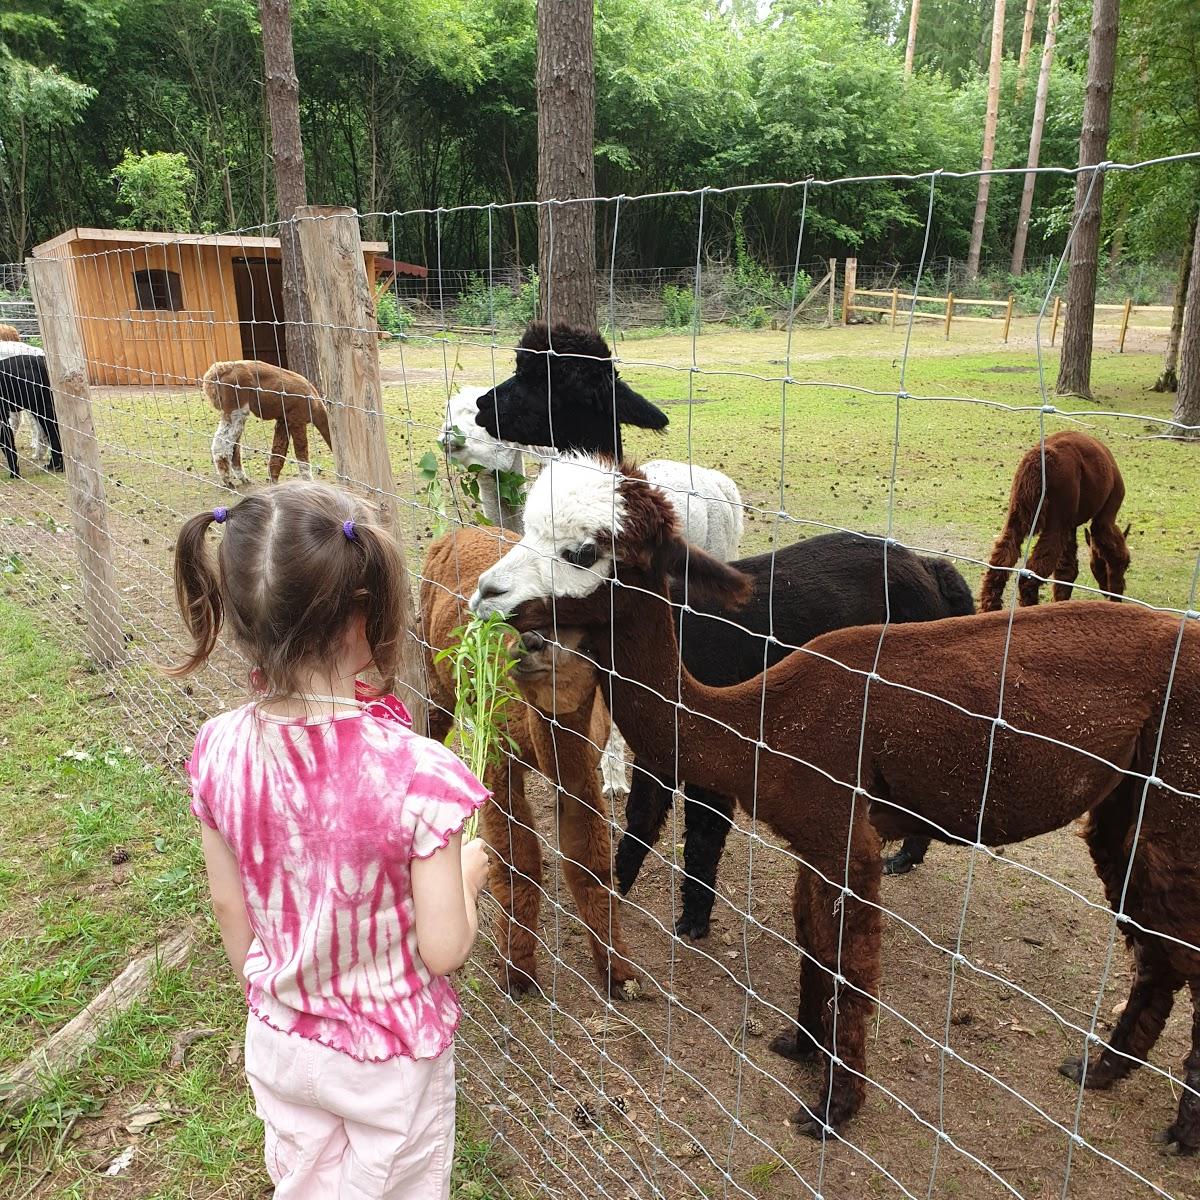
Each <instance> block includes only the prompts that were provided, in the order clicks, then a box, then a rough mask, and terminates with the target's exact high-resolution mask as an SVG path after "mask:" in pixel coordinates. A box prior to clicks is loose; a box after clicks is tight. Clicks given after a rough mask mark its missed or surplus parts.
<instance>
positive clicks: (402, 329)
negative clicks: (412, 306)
mask: <svg viewBox="0 0 1200 1200" xmlns="http://www.w3.org/2000/svg"><path fill="white" fill-rule="evenodd" d="M414 320H416V318H415V317H414V316H413V315H412V312H411V310H409V309H407V308H405V307H404V306H403V305H402V304H401V303H400V302H399V301H398V300H397V299H396V297H395V296H393V295H392V293H391V292H384V293H383V295H382V296H380V297H379V300H378V301H377V302H376V305H375V323H376V324H377V325H378V326H379V328H380V329H382V330H383V331H384V332H385V333H391V334H394V335H396V336H397V337H403V336H404V335H405V334H406V333H407V332H408V330H409V329H410V328H411V327H412V324H413V321H414Z"/></svg>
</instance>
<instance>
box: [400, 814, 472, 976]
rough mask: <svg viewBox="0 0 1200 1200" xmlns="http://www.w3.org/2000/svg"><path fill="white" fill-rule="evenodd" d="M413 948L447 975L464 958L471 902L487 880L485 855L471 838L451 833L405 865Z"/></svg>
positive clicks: (468, 940)
mask: <svg viewBox="0 0 1200 1200" xmlns="http://www.w3.org/2000/svg"><path fill="white" fill-rule="evenodd" d="M410 872H411V876H412V890H413V908H414V909H415V911H416V918H417V949H418V950H419V951H420V952H421V961H422V962H424V964H425V965H426V967H428V968H429V970H430V971H431V972H432V973H433V974H434V975H449V974H450V973H451V971H457V970H458V968H459V967H461V966H462V965H463V963H465V962H466V961H467V957H468V955H470V953H471V947H472V945H474V942H475V933H476V930H477V928H478V925H479V915H478V908H477V901H478V898H479V892H480V889H481V888H482V887H483V884H484V881H485V880H486V878H487V853H486V852H485V851H484V849H483V843H482V842H481V841H480V840H479V839H478V838H476V839H475V840H474V841H471V842H468V843H467V844H466V845H465V846H464V845H463V844H462V834H460V833H456V834H455V835H454V836H453V837H452V838H451V839H450V841H449V842H448V843H447V844H446V846H445V847H444V848H443V849H441V850H438V851H437V852H436V853H434V854H431V855H430V856H429V857H428V858H415V859H413V861H412V866H411V868H410Z"/></svg>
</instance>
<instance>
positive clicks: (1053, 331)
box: [1050, 296, 1062, 346]
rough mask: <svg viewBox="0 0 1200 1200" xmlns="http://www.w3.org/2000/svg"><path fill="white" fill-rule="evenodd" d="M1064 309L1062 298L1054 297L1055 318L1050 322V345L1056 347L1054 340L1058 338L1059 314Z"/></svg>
mask: <svg viewBox="0 0 1200 1200" xmlns="http://www.w3.org/2000/svg"><path fill="white" fill-rule="evenodd" d="M1061 308H1062V297H1061V296H1055V297H1054V317H1053V319H1052V320H1051V322H1050V345H1052V346H1053V345H1054V339H1055V338H1056V337H1057V336H1058V313H1059V310H1060V309H1061Z"/></svg>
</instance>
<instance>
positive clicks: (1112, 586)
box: [1091, 519, 1129, 600]
mask: <svg viewBox="0 0 1200 1200" xmlns="http://www.w3.org/2000/svg"><path fill="white" fill-rule="evenodd" d="M1091 542H1092V574H1093V575H1095V576H1096V580H1097V582H1100V576H1101V574H1103V576H1104V581H1103V582H1102V583H1100V586H1101V587H1102V588H1103V589H1104V590H1105V591H1106V592H1110V593H1111V595H1110V597H1109V598H1110V599H1112V600H1120V598H1121V597H1122V596H1123V595H1124V593H1125V570H1126V567H1127V566H1128V563H1129V547H1128V545H1127V544H1126V541H1125V535H1124V534H1123V533H1122V532H1121V530H1120V529H1119V528H1117V526H1116V525H1115V524H1113V523H1112V522H1105V521H1100V520H1099V519H1097V520H1095V521H1093V522H1092V537H1091Z"/></svg>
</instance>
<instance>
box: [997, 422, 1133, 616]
mask: <svg viewBox="0 0 1200 1200" xmlns="http://www.w3.org/2000/svg"><path fill="white" fill-rule="evenodd" d="M1045 460H1046V470H1045V480H1046V494H1045V499H1044V500H1042V448H1041V446H1040V445H1037V446H1034V447H1033V448H1032V449H1031V450H1029V451H1027V452H1026V454H1025V456H1024V457H1023V458H1022V459H1021V462H1020V464H1019V465H1018V467H1017V471H1016V474H1015V475H1014V476H1013V482H1012V492H1011V493H1010V496H1009V501H1008V517H1007V518H1006V520H1005V522H1004V528H1003V529H1002V530H1001V531H1000V536H999V537H998V538H997V539H996V545H995V547H994V548H993V549H992V558H991V569H990V570H988V571H987V572H986V573H985V574H984V577H983V586H982V589H981V591H980V596H979V607H980V608H981V609H983V611H984V612H992V611H994V610H995V609H998V608H999V607H1000V605H1001V603H1002V601H1003V597H1004V585H1005V583H1006V582H1007V581H1008V576H1009V574H1010V572H1009V571H1007V570H1003V569H998V568H1005V567H1011V566H1012V565H1013V564H1014V563H1015V562H1016V561H1017V560H1018V559H1019V558H1020V557H1021V543H1022V542H1024V540H1025V539H1026V537H1028V536H1029V532H1030V530H1031V529H1032V530H1033V532H1034V533H1037V534H1038V535H1039V537H1038V540H1037V542H1036V544H1035V545H1034V547H1033V551H1032V553H1031V554H1030V555H1029V561H1028V562H1027V563H1026V564H1025V565H1026V569H1027V570H1028V571H1029V572H1030V575H1029V576H1023V577H1022V578H1021V579H1020V580H1018V582H1017V593H1018V595H1019V597H1020V602H1021V604H1023V605H1027V604H1036V603H1037V602H1038V592H1039V590H1040V589H1041V586H1042V583H1041V581H1042V579H1047V578H1049V577H1050V576H1051V575H1053V577H1054V580H1055V583H1054V599H1055V600H1069V599H1070V598H1071V590H1072V584H1073V583H1074V582H1075V578H1076V576H1078V574H1079V544H1078V541H1077V537H1076V531H1077V529H1078V527H1079V526H1080V525H1086V524H1087V523H1088V522H1089V521H1090V522H1091V523H1092V528H1091V533H1090V534H1089V533H1088V532H1087V531H1086V530H1085V531H1084V537H1085V538H1086V539H1087V542H1088V545H1089V546H1090V547H1091V551H1092V562H1091V567H1092V574H1093V575H1094V576H1095V577H1096V582H1097V583H1098V584H1099V585H1100V588H1101V590H1103V591H1106V592H1110V593H1112V595H1111V596H1110V599H1113V600H1116V599H1119V597H1120V596H1121V595H1122V594H1123V593H1124V591H1125V572H1126V571H1127V570H1128V569H1129V547H1128V545H1127V544H1126V542H1125V538H1126V536H1127V535H1128V533H1129V526H1128V525H1127V526H1126V527H1125V529H1124V530H1123V531H1122V530H1121V529H1120V527H1119V526H1118V525H1117V522H1116V517H1117V512H1118V510H1119V509H1120V507H1121V501H1122V500H1124V499H1125V481H1124V480H1123V479H1122V478H1121V472H1120V469H1119V468H1118V467H1117V460H1116V459H1115V458H1113V455H1112V451H1111V450H1109V448H1108V447H1107V446H1106V445H1105V444H1104V443H1103V442H1099V441H1097V440H1096V439H1095V438H1094V437H1091V436H1090V435H1089V434H1086V433H1080V432H1078V431H1077V430H1074V429H1067V430H1064V431H1063V432H1061V433H1052V434H1051V435H1050V436H1049V437H1048V438H1046V454H1045ZM1039 500H1042V505H1041V511H1040V512H1039V511H1038V501H1039ZM1035 515H1036V516H1037V525H1036V527H1035V525H1034V517H1035ZM1036 576H1040V577H1041V578H1035V577H1036Z"/></svg>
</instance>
